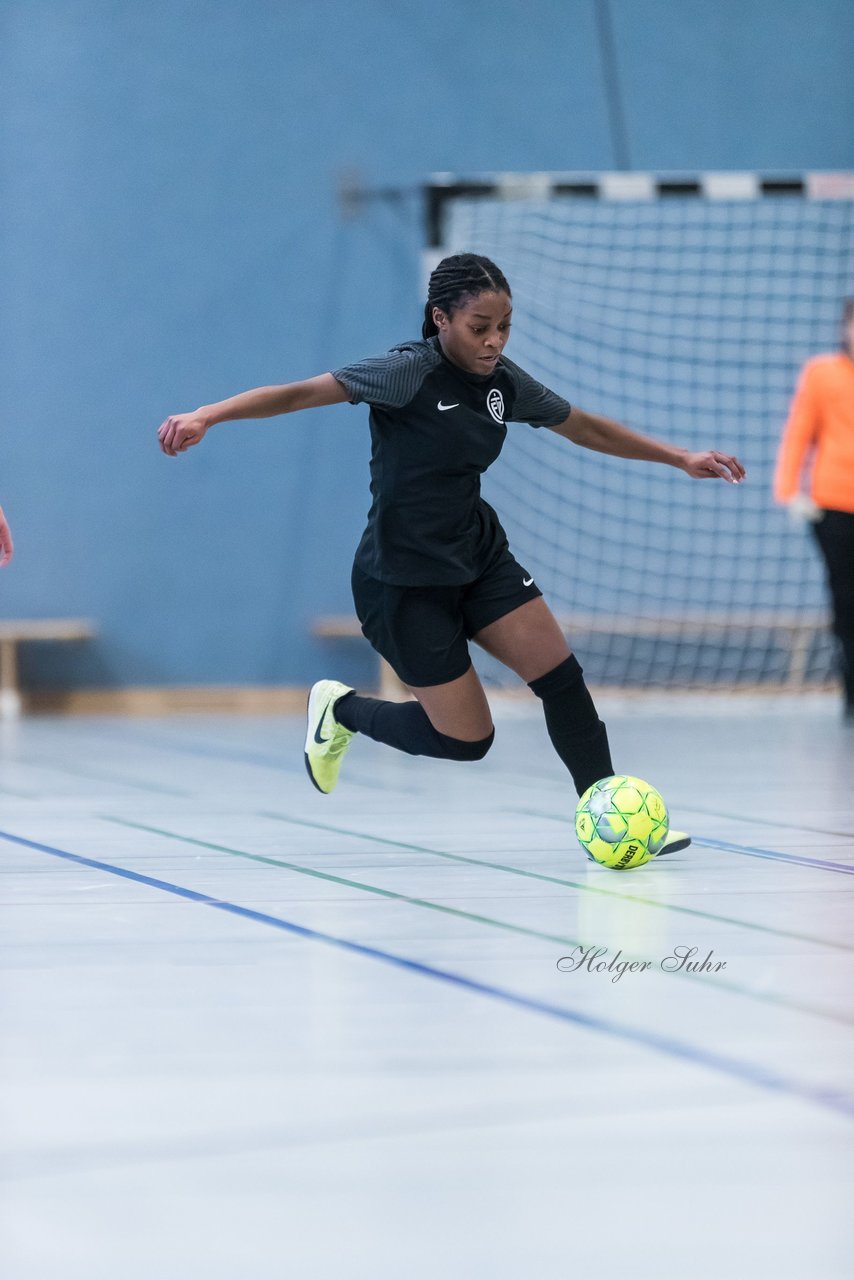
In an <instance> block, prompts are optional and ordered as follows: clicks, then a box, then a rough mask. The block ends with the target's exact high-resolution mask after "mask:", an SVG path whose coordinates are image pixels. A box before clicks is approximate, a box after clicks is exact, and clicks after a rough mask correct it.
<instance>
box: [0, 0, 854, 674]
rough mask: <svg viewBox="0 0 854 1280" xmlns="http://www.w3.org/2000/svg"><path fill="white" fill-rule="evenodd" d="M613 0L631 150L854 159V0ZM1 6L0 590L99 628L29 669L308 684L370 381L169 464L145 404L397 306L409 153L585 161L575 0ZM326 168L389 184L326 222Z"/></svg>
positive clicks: (336, 563)
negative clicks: (1, 561) (350, 400)
mask: <svg viewBox="0 0 854 1280" xmlns="http://www.w3.org/2000/svg"><path fill="white" fill-rule="evenodd" d="M611 10H612V15H613V25H614V38H615V48H616V56H617V60H618V64H619V68H620V75H621V89H622V94H623V100H624V107H625V113H626V119H627V132H628V145H629V152H630V158H631V163H632V166H633V167H634V168H637V169H654V170H666V169H690V170H703V169H738V168H748V169H762V170H775V169H785V170H798V169H830V168H843V169H844V168H849V169H850V168H854V149H852V140H851V127H850V125H851V119H852V109H854V88H853V87H852V86H854V78H852V76H851V74H850V73H851V67H852V65H854V6H852V5H851V4H850V0H715V3H714V4H711V5H710V4H708V3H707V0H680V3H679V4H678V5H676V4H674V3H673V2H672V0H612V3H611ZM2 26H3V30H2V34H1V35H0V46H2V52H0V82H2V85H3V89H2V93H3V100H2V109H3V117H4V123H5V125H6V129H7V134H8V136H9V139H10V141H9V145H8V148H7V182H6V186H5V190H4V194H3V200H2V206H1V207H0V236H2V241H3V244H4V245H5V246H6V249H5V260H4V263H3V280H2V297H3V306H2V321H0V324H2V333H0V339H2V343H0V345H2V362H3V367H2V380H0V381H2V391H0V396H2V406H1V407H2V414H3V423H4V426H3V437H2V446H0V447H1V448H2V453H0V501H2V502H3V504H4V506H5V507H6V510H7V513H8V515H9V517H10V519H11V521H12V522H13V530H14V533H15V535H16V540H17V548H18V550H17V555H16V559H15V562H14V563H13V565H12V566H11V567H10V568H9V569H8V570H5V571H4V572H3V573H2V576H0V616H9V617H13V616H25V615H36V616H37V615H45V614H63V613H68V614H75V615H87V616H90V617H92V618H94V619H96V621H97V623H98V626H99V628H100V633H101V638H100V640H99V642H98V643H97V645H94V646H92V647H91V649H90V650H89V651H88V652H87V653H86V654H84V653H83V652H82V651H81V652H80V653H77V654H74V655H71V654H68V653H65V652H56V653H50V652H46V651H45V652H42V653H41V654H40V655H38V656H33V657H30V658H29V659H28V676H29V679H30V681H31V682H32V683H35V684H51V683H67V684H79V685H112V684H119V685H121V684H190V683H202V684H208V683H225V684H230V683H234V684H240V683H247V684H262V683H307V682H309V681H310V680H311V679H312V678H315V677H316V676H317V674H318V673H319V671H320V670H321V668H324V667H325V666H328V665H329V664H328V661H327V660H326V658H325V657H324V654H323V651H322V650H321V649H320V648H319V647H318V645H317V643H316V642H312V641H311V640H310V638H309V637H308V627H309V624H310V620H311V618H312V617H313V616H314V615H316V614H318V613H325V612H336V611H347V612H349V610H350V598H349V585H348V584H349V566H350V560H351V553H352V550H353V548H354V546H355V544H356V542H357V540H358V536H359V533H360V531H361V527H362V523H363V519H364V514H365V512H366V510H367V504H368V492H367V463H368V454H369V444H368V433H367V421H366V412H365V410H364V409H352V408H349V407H347V406H342V407H337V408H335V409H332V410H325V411H315V412H313V413H310V414H304V415H302V416H301V417H294V418H284V419H279V420H272V421H267V422H265V423H260V424H254V423H239V424H229V425H224V426H221V427H219V428H217V429H216V430H215V431H214V432H212V433H211V434H210V435H209V436H208V438H207V440H206V441H205V443H204V445H203V446H202V447H201V448H199V449H197V450H194V451H192V452H191V453H190V454H188V455H186V456H184V457H182V458H179V459H166V458H164V457H163V456H162V455H161V454H160V453H159V452H158V451H157V449H156V440H155V431H156V428H157V426H158V424H159V423H160V422H161V420H162V419H163V418H164V417H165V416H166V415H167V414H168V413H170V412H174V411H178V410H183V409H189V408H193V407H195V406H196V405H197V404H199V403H203V402H205V401H210V400H214V399H218V398H220V397H223V396H226V395H229V394H232V393H233V392H235V391H237V390H241V389H244V388H246V387H249V386H253V385H259V384H263V383H269V382H278V381H287V380H289V379H292V378H298V377H303V376H308V375H311V374H313V373H317V372H322V371H324V370H326V369H329V368H331V367H335V365H336V364H338V363H341V362H344V361H347V360H350V359H355V358H357V357H359V356H361V355H365V354H368V353H371V352H373V351H378V350H382V349H384V348H386V347H387V346H388V345H390V344H391V343H392V342H394V341H396V340H399V339H400V338H402V337H407V336H410V335H412V334H414V333H415V332H417V330H418V325H419V312H420V298H419V276H420V267H419V250H420V246H421V231H422V229H421V217H420V207H419V202H418V199H417V196H416V195H415V194H414V189H415V188H416V187H417V184H418V183H420V182H421V181H422V180H423V178H424V176H425V175H427V174H429V173H431V172H434V171H443V170H451V171H458V172H466V173H474V172H478V171H486V170H493V171H494V170H502V169H519V170H527V169H535V170H538V169H562V170H570V169H598V168H609V167H613V163H614V161H613V155H612V150H611V146H610V143H609V135H608V117H607V108H606V95H605V91H604V86H603V79H602V74H601V61H600V58H599V54H598V46H597V40H596V23H595V10H594V0H534V3H533V4H530V5H527V6H520V5H518V4H517V3H515V0H514V2H512V3H511V2H510V0H492V2H491V3H489V4H486V3H479V2H477V0H436V2H435V3H431V4H427V5H425V4H422V3H415V0H400V2H398V3H390V2H386V3H381V2H380V0H366V2H364V3H361V4H348V3H339V2H338V0H335V3H323V2H322V0H319V2H318V0H314V2H310V0H291V2H289V3H284V2H283V3H271V2H265V0H250V3H246V0H242V2H241V3H238V0H201V2H199V0H196V2H193V0H183V2H181V0H172V2H169V3H166V2H164V0H146V3H144V4H142V5H139V6H129V5H127V4H125V3H124V0H55V2H53V3H49V2H48V0H18V2H15V0H6V3H5V5H4V6H3V12H2ZM343 170H356V171H358V172H359V173H360V174H361V175H362V177H363V178H364V180H365V181H366V182H368V183H370V184H373V185H379V186H384V185H394V186H397V185H402V186H411V187H412V188H413V194H412V195H411V196H409V197H407V198H405V199H403V200H402V201H401V202H400V203H399V204H398V205H394V206H391V205H390V206H381V205H377V206H374V207H372V208H371V209H370V210H369V211H367V213H366V214H365V216H364V217H363V218H361V219H359V220H355V221H350V222H346V221H342V220H341V218H340V217H339V216H338V211H337V207H336V198H335V184H336V175H338V174H339V173H340V172H341V171H343ZM511 354H512V353H511ZM371 669H372V666H371V664H369V662H368V659H367V656H366V655H360V653H359V652H358V651H357V649H356V648H354V650H353V652H352V654H349V655H346V656H345V657H344V659H343V661H342V662H336V670H337V671H340V673H341V675H342V676H343V677H345V678H350V679H356V678H359V677H360V676H361V675H363V674H364V673H365V672H367V671H368V670H371Z"/></svg>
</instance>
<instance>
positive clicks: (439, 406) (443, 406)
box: [436, 400, 460, 413]
mask: <svg viewBox="0 0 854 1280" xmlns="http://www.w3.org/2000/svg"><path fill="white" fill-rule="evenodd" d="M459 407H460V402H459V400H458V401H457V403H456V404H442V401H441V400H440V401H439V403H438V404H437V405H436V408H437V409H438V410H439V412H440V413H444V412H445V410H446V409H459Z"/></svg>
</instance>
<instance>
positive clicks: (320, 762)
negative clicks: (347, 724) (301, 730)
mask: <svg viewBox="0 0 854 1280" xmlns="http://www.w3.org/2000/svg"><path fill="white" fill-rule="evenodd" d="M352 692H353V690H352V689H351V688H350V686H349V685H347V684H341V682H340V681H338V680H318V682H317V684H313V685H312V686H311V689H310V690H309V693H308V725H307V727H306V733H305V767H306V769H307V770H308V776H309V777H310V778H311V780H312V782H313V783H314V785H315V786H316V787H317V789H318V791H322V792H323V794H324V795H329V792H330V791H334V790H335V784H336V783H337V781H338V774H339V772H340V769H341V761H342V760H343V759H344V755H345V753H346V751H347V748H348V747H349V745H350V743H351V742H352V740H353V738H354V737H355V734H354V732H353V731H352V730H351V729H345V728H344V726H343V724H339V723H338V721H337V720H336V719H335V716H334V715H333V713H332V708H333V707H334V706H335V703H336V702H337V700H338V699H339V698H343V697H344V694H345V693H352Z"/></svg>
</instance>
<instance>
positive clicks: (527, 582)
mask: <svg viewBox="0 0 854 1280" xmlns="http://www.w3.org/2000/svg"><path fill="white" fill-rule="evenodd" d="M533 581H534V579H533V578H523V579H522V586H523V587H530V585H531V583H532V582H533Z"/></svg>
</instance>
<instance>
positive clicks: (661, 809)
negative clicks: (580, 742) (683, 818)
mask: <svg viewBox="0 0 854 1280" xmlns="http://www.w3.org/2000/svg"><path fill="white" fill-rule="evenodd" d="M669 825H670V823H669V819H668V816H667V806H666V805H665V803H664V801H663V799H662V798H661V796H660V795H659V793H658V792H657V791H656V789H655V787H651V786H650V785H649V783H648V782H644V781H642V779H641V778H633V777H631V775H629V774H625V773H620V774H617V775H616V776H615V777H613V778H600V780H599V781H598V782H594V784H593V786H592V787H588V788H587V790H586V791H585V793H584V795H583V796H582V797H581V799H580V800H579V802H578V807H577V808H576V810H575V834H576V835H577V836H578V839H579V842H580V844H581V847H582V849H583V850H584V852H585V853H586V854H587V856H588V858H591V859H592V860H593V861H594V862H599V863H601V865H602V866H603V867H613V869H614V870H615V871H629V870H630V869H631V868H632V867H642V866H643V864H644V863H645V862H649V860H650V858H654V857H655V855H656V854H657V853H658V851H659V849H661V847H662V845H663V844H664V841H665V839H666V837H667V832H668V828H669Z"/></svg>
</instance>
